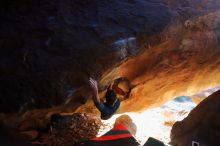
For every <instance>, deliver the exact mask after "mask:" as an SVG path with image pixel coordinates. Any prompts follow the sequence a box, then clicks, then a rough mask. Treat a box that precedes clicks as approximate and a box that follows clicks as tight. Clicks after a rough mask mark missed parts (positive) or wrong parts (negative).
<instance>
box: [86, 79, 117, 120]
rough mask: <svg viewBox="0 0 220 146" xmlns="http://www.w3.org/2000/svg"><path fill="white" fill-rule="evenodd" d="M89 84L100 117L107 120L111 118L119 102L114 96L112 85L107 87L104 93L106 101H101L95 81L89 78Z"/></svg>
mask: <svg viewBox="0 0 220 146" xmlns="http://www.w3.org/2000/svg"><path fill="white" fill-rule="evenodd" d="M89 84H90V87H91V88H92V90H93V102H94V104H95V106H96V107H97V109H98V110H99V111H100V112H101V119H103V120H107V119H109V118H111V116H112V115H113V114H115V112H116V111H117V110H118V108H119V107H120V103H121V102H120V100H119V99H118V98H117V97H116V94H115V92H114V90H112V86H110V87H109V88H108V90H107V92H106V95H105V99H106V102H104V103H103V102H101V101H100V98H99V94H98V87H97V81H96V80H94V79H92V78H89Z"/></svg>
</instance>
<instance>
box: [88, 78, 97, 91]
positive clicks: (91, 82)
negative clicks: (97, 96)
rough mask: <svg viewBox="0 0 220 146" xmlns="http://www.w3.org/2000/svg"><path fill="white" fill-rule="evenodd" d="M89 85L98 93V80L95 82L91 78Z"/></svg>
mask: <svg viewBox="0 0 220 146" xmlns="http://www.w3.org/2000/svg"><path fill="white" fill-rule="evenodd" d="M89 85H90V87H91V88H92V90H93V91H94V92H96V93H97V92H98V86H97V81H96V80H94V79H93V78H91V77H90V78H89Z"/></svg>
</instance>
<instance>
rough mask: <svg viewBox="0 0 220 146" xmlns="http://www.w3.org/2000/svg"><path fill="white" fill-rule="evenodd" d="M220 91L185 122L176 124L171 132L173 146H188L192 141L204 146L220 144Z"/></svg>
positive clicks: (193, 111)
mask: <svg viewBox="0 0 220 146" xmlns="http://www.w3.org/2000/svg"><path fill="white" fill-rule="evenodd" d="M219 109H220V91H217V92H215V93H213V94H212V95H210V96H209V97H207V98H206V99H205V100H204V101H202V102H201V103H200V104H199V105H198V106H197V107H196V108H195V109H193V110H192V111H191V112H190V114H189V115H188V117H186V118H185V119H184V120H183V121H180V122H176V123H175V124H174V126H173V128H172V131H171V144H172V145H173V146H188V145H191V143H192V141H196V142H199V143H200V145H202V146H217V145H219V143H220V140H219V136H220V135H219V133H220V116H219Z"/></svg>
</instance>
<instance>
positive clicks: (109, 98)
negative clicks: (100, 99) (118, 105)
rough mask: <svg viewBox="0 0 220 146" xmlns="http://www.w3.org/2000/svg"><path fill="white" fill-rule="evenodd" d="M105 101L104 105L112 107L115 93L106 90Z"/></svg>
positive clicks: (115, 98)
mask: <svg viewBox="0 0 220 146" xmlns="http://www.w3.org/2000/svg"><path fill="white" fill-rule="evenodd" d="M105 99H106V104H108V105H110V106H113V105H114V103H115V102H116V100H117V97H116V94H115V92H114V91H113V90H107V92H106V95H105Z"/></svg>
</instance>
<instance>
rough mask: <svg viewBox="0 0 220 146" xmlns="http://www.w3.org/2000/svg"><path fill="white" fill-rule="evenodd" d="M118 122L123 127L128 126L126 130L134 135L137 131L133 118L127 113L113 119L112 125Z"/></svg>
mask: <svg viewBox="0 0 220 146" xmlns="http://www.w3.org/2000/svg"><path fill="white" fill-rule="evenodd" d="M118 124H122V125H124V126H125V127H127V128H128V131H129V132H130V133H131V134H132V135H135V134H136V132H137V126H136V125H135V123H134V122H133V120H132V119H131V117H129V116H128V115H121V116H120V117H118V118H117V119H116V120H115V124H114V126H116V125H118Z"/></svg>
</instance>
